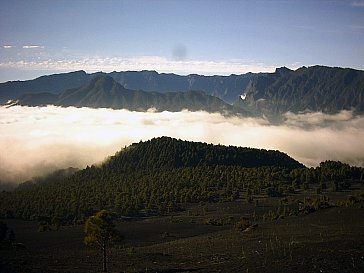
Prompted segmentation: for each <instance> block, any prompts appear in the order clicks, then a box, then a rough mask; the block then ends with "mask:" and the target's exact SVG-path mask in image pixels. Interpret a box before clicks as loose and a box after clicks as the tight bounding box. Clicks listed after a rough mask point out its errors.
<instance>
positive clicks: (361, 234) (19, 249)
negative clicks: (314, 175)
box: [0, 193, 364, 273]
mask: <svg viewBox="0 0 364 273" xmlns="http://www.w3.org/2000/svg"><path fill="white" fill-rule="evenodd" d="M350 194H352V193H350ZM346 195H347V193H338V194H336V196H335V194H332V196H331V198H332V199H335V198H337V199H340V198H342V200H346V199H345V198H347V196H346ZM295 198H301V199H302V198H303V196H300V195H295ZM279 203H282V201H281V199H279V198H275V199H274V198H270V199H269V198H268V199H262V200H260V201H259V203H255V204H247V203H246V202H243V201H236V202H229V203H216V204H205V205H195V206H191V207H190V208H188V210H187V211H185V212H183V213H180V214H176V215H173V216H165V217H149V218H143V219H129V220H128V221H123V222H121V221H119V222H118V223H117V227H118V229H119V230H120V231H121V233H122V234H123V235H124V237H125V239H124V240H122V241H121V242H118V243H116V244H115V245H114V246H113V247H112V248H110V249H109V252H108V268H109V272H163V273H167V272H168V273H172V272H198V273H202V272H246V273H253V272H257V273H265V272H266V273H272V272H295V273H300V272H302V273H311V272H312V273H314V272H317V273H321V272H327V273H328V272H332V273H339V272H340V273H356V272H357V273H359V272H360V273H362V272H364V203H363V202H357V203H355V204H347V205H341V206H336V207H330V208H322V209H319V210H317V211H315V212H313V213H309V214H304V213H301V214H299V215H298V216H288V215H287V216H285V217H281V218H279V219H275V220H272V219H266V218H265V219H263V217H262V215H263V214H264V213H265V214H266V213H267V212H268V211H273V210H276V208H277V206H278V204H279ZM241 217H247V218H249V219H250V220H251V222H252V223H258V226H257V227H256V228H254V229H251V230H248V231H244V232H242V231H238V230H237V229H236V228H235V227H234V222H236V221H237V220H238V219H240V218H241ZM7 224H8V226H9V228H12V229H13V230H14V232H15V235H16V242H19V243H22V244H24V245H18V246H10V245H8V246H7V245H2V246H1V249H0V257H2V258H1V259H2V261H1V268H0V272H38V273H42V272H100V271H101V268H102V267H101V255H100V254H101V253H100V251H99V250H97V249H94V248H90V247H86V246H85V245H84V244H83V237H84V233H83V227H82V226H66V227H61V228H60V229H59V230H58V231H47V232H38V223H35V222H25V221H20V220H7Z"/></svg>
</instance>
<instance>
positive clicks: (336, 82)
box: [237, 66, 364, 116]
mask: <svg viewBox="0 0 364 273" xmlns="http://www.w3.org/2000/svg"><path fill="white" fill-rule="evenodd" d="M245 93H246V99H245V100H244V101H243V100H240V101H239V102H238V103H237V104H238V105H240V106H241V107H245V108H246V109H250V110H252V111H255V112H258V113H263V114H265V115H268V116H275V115H279V114H282V113H285V112H287V111H291V112H295V113H297V112H300V111H306V110H309V111H322V112H325V113H336V112H339V111H341V110H351V109H354V110H355V111H356V113H363V111H364V71H359V70H354V69H349V68H337V67H324V66H313V67H309V68H306V67H302V68H300V69H297V70H296V71H292V70H289V69H287V68H285V67H283V68H280V69H277V70H276V72H275V73H271V74H266V75H260V76H259V77H257V78H256V79H255V80H253V81H252V82H251V83H250V84H249V86H248V87H247V89H246V91H245Z"/></svg>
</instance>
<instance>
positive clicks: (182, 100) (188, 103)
mask: <svg viewBox="0 0 364 273" xmlns="http://www.w3.org/2000/svg"><path fill="white" fill-rule="evenodd" d="M16 104H18V105H26V106H39V105H47V104H53V105H57V106H63V107H67V106H75V107H91V108H112V109H128V110H132V111H146V110H148V109H150V108H155V109H156V110H157V111H172V112H177V111H181V110H183V109H189V110H191V111H198V110H204V111H208V112H225V111H229V112H231V111H232V110H233V107H232V106H231V105H229V104H227V103H225V102H223V101H222V100H220V99H219V98H217V97H213V96H209V95H206V94H205V93H204V92H202V91H187V92H169V93H157V92H145V91H141V90H129V89H126V88H124V87H123V86H122V85H120V84H119V83H117V82H116V81H115V80H113V79H112V78H111V77H108V76H98V77H95V78H93V79H92V80H91V81H90V82H89V83H87V84H85V85H83V86H81V87H79V88H74V89H69V90H66V91H64V92H61V93H60V94H59V95H54V94H50V93H39V94H25V95H23V96H21V97H19V98H18V99H17V100H16Z"/></svg>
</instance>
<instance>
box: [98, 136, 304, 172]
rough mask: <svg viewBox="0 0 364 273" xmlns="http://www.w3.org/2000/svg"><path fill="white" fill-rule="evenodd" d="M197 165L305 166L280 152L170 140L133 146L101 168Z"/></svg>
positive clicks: (161, 167)
mask: <svg viewBox="0 0 364 273" xmlns="http://www.w3.org/2000/svg"><path fill="white" fill-rule="evenodd" d="M196 166H239V167H244V168H256V167H262V166H274V167H282V168H287V169H295V168H302V167H304V166H303V165H302V164H301V163H299V162H298V161H296V160H294V159H293V158H291V157H289V156H288V155H287V154H284V153H282V152H279V151H268V150H263V149H253V148H243V147H235V146H223V145H213V144H206V143H201V142H190V141H183V140H177V139H174V138H170V137H160V138H154V139H152V140H149V141H146V142H140V143H135V144H132V145H131V146H129V147H128V148H126V149H125V150H122V151H120V152H118V153H117V154H116V155H115V156H112V157H110V158H109V160H108V161H107V162H106V163H104V166H103V167H104V168H112V169H116V170H127V171H138V170H148V169H165V168H181V167H196Z"/></svg>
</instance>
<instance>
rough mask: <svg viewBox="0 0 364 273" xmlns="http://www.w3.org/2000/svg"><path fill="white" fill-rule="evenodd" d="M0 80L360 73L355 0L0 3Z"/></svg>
mask: <svg viewBox="0 0 364 273" xmlns="http://www.w3.org/2000/svg"><path fill="white" fill-rule="evenodd" d="M1 7H2V8H1V10H0V25H1V27H0V37H1V39H0V82H6V81H14V80H26V79H33V78H36V77H39V76H42V75H49V74H58V73H64V72H67V71H75V70H80V69H82V70H85V71H86V72H87V73H94V72H97V71H104V72H107V73H108V72H112V71H128V70H132V71H140V70H155V71H158V72H159V73H174V74H178V75H186V74H199V75H207V76H209V75H224V76H225V75H230V74H245V73H248V72H252V73H259V72H273V71H274V69H275V68H276V67H282V66H285V67H288V68H290V69H293V70H294V69H297V68H299V67H302V66H313V65H323V66H329V67H348V68H353V69H358V70H363V69H364V65H363V63H362V62H361V60H363V59H364V46H363V45H364V16H363V15H364V1H362V0H361V1H357V0H355V1H354V0H337V1H323V0H322V1H321V0H319V1H275V0H262V1H220V0H213V1H172V0H171V1H162V0H160V1H157V0H155V1H144V0H138V1H129V0H126V1H115V0H110V1H96V0H92V1H79V0H77V1H61V2H57V3H54V2H49V1H44V0H35V1H32V2H31V3H29V2H28V1H24V0H15V1H10V0H5V1H2V4H1Z"/></svg>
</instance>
